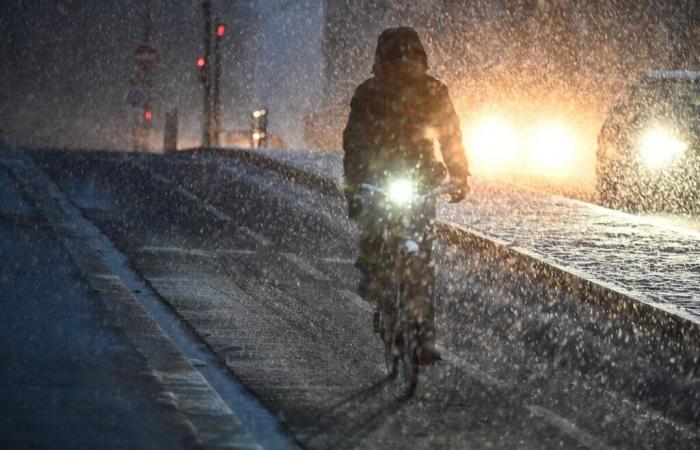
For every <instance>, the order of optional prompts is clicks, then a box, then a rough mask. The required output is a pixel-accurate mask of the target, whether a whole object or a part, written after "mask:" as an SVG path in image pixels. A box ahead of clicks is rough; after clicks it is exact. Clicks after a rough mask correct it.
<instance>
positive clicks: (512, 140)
mask: <svg viewBox="0 0 700 450" xmlns="http://www.w3.org/2000/svg"><path fill="white" fill-rule="evenodd" d="M465 137H466V139H467V143H466V147H467V151H468V152H469V158H470V160H471V161H470V162H471V165H472V167H474V168H475V169H477V170H487V171H488V170H493V169H499V168H502V167H504V166H505V165H507V164H510V162H511V161H512V160H513V158H514V157H515V155H516V153H517V151H518V140H517V136H516V134H515V131H514V129H513V128H512V127H511V125H510V124H509V123H508V122H506V121H505V120H503V119H501V118H500V117H497V116H487V117H485V118H482V119H481V120H479V121H478V122H477V123H476V124H475V125H473V126H472V127H471V129H470V130H468V131H467V132H466V134H465Z"/></svg>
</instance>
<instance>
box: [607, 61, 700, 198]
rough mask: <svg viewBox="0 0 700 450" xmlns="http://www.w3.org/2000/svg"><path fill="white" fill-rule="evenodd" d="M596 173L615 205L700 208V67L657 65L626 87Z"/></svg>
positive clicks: (613, 109) (612, 109)
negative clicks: (662, 67)
mask: <svg viewBox="0 0 700 450" xmlns="http://www.w3.org/2000/svg"><path fill="white" fill-rule="evenodd" d="M596 176H597V191H598V196H599V200H600V202H601V203H602V204H604V205H606V206H609V207H614V208H622V209H632V210H676V211H681V212H694V211H697V210H698V209H700V201H699V200H700V71H691V70H673V71H652V72H649V73H646V74H644V75H643V76H641V77H640V78H639V79H638V80H637V81H636V82H634V83H632V84H631V85H629V86H628V87H627V88H625V89H624V91H623V92H622V93H621V95H620V96H619V97H618V99H617V100H616V101H615V102H614V103H613V104H612V106H611V107H610V110H609V113H608V117H607V119H606V120H605V122H604V124H603V126H602V128H601V130H600V134H599V135H598V148H597V152H596Z"/></svg>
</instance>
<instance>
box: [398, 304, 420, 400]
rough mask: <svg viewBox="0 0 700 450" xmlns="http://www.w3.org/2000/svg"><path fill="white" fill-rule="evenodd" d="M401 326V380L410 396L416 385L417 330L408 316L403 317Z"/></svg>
mask: <svg viewBox="0 0 700 450" xmlns="http://www.w3.org/2000/svg"><path fill="white" fill-rule="evenodd" d="M406 315H407V314H406ZM402 319H403V320H402V321H401V328H402V334H403V336H402V341H403V342H402V352H401V353H402V355H401V359H402V360H403V361H402V362H403V371H402V372H403V382H404V385H405V386H406V395H407V396H408V397H412V396H413V394H415V392H416V388H417V387H418V372H419V367H420V366H419V364H418V359H417V358H416V354H417V353H416V347H417V346H418V330H417V328H416V326H415V323H414V321H413V320H412V319H410V318H409V317H403V318H402Z"/></svg>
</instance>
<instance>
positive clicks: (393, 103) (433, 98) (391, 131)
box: [343, 27, 469, 190]
mask: <svg viewBox="0 0 700 450" xmlns="http://www.w3.org/2000/svg"><path fill="white" fill-rule="evenodd" d="M427 70H428V58H427V55H426V53H425V50H424V49H423V45H422V44H421V41H420V38H419V37H418V34H417V33H416V32H415V30H413V29H412V28H408V27H399V28H389V29H387V30H385V31H384V32H382V33H381V35H380V36H379V40H378V43H377V50H376V55H375V63H374V67H373V72H374V75H375V76H374V77H373V78H370V79H368V80H366V81H365V82H364V83H362V84H361V85H360V86H359V87H358V88H357V90H356V91H355V95H354V96H353V98H352V101H351V104H350V117H349V119H348V123H347V126H346V127H345V130H344V132H343V150H344V151H345V156H344V159H343V165H344V170H345V182H346V184H347V185H348V187H349V188H350V189H351V190H352V188H353V187H356V186H357V185H358V184H359V183H361V182H363V181H375V182H376V181H380V180H381V179H383V178H384V177H386V176H387V175H388V176H391V175H393V174H402V173H405V172H406V171H414V170H415V172H414V173H417V174H418V175H423V174H426V173H428V172H430V171H431V170H432V169H434V167H435V166H436V162H435V153H434V148H433V140H434V139H437V140H438V142H439V143H440V149H441V152H442V157H443V160H444V162H445V165H446V166H447V170H448V172H449V174H450V176H451V177H452V178H453V179H465V178H466V176H467V175H468V173H469V171H468V167H467V159H466V156H465V153H464V148H463V146H462V135H461V132H460V127H459V119H458V118H457V114H456V113H455V111H454V107H453V106H452V102H451V101H450V96H449V94H448V91H447V87H446V86H445V85H444V84H443V83H441V82H440V81H438V80H436V79H435V78H433V77H431V76H429V75H427V74H426V72H427Z"/></svg>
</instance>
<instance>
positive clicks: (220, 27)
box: [216, 23, 226, 37]
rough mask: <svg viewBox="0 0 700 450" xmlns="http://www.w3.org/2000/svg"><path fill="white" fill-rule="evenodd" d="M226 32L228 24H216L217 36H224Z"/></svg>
mask: <svg viewBox="0 0 700 450" xmlns="http://www.w3.org/2000/svg"><path fill="white" fill-rule="evenodd" d="M225 32H226V25H224V24H223V23H220V24H218V25H217V26H216V37H223V36H224V33H225Z"/></svg>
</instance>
